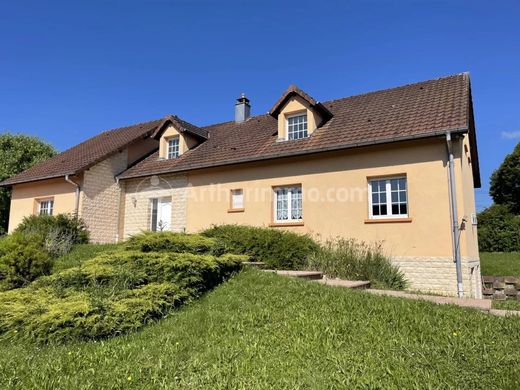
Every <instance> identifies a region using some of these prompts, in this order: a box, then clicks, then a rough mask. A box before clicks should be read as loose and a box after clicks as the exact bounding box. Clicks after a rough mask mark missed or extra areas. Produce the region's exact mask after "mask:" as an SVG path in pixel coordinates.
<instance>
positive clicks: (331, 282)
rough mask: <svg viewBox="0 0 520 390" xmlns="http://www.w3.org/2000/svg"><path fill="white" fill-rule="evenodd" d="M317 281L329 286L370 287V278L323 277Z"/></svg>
mask: <svg viewBox="0 0 520 390" xmlns="http://www.w3.org/2000/svg"><path fill="white" fill-rule="evenodd" d="M316 282H318V283H321V284H325V285H327V286H337V287H346V288H357V289H366V288H370V281H369V280H344V279H329V278H323V279H320V280H316Z"/></svg>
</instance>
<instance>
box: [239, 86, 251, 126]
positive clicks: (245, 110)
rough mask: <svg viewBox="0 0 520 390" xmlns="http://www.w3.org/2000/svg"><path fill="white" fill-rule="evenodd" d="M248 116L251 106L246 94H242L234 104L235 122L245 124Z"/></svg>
mask: <svg viewBox="0 0 520 390" xmlns="http://www.w3.org/2000/svg"><path fill="white" fill-rule="evenodd" d="M250 116H251V106H250V105H249V99H248V98H246V94H245V93H243V92H242V94H240V97H239V98H238V99H237V102H236V103H235V122H236V123H241V122H245V121H246V120H248V119H249V117H250Z"/></svg>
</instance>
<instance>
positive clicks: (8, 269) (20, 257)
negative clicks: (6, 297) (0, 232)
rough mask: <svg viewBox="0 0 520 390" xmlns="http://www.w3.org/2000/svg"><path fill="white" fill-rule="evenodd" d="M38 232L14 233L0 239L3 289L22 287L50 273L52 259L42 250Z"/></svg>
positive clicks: (0, 275)
mask: <svg viewBox="0 0 520 390" xmlns="http://www.w3.org/2000/svg"><path fill="white" fill-rule="evenodd" d="M42 246H43V238H42V236H41V235H38V234H23V233H14V234H12V235H10V236H7V237H6V238H3V239H1V240H0V280H1V283H2V288H3V289H10V288H16V287H21V286H24V285H26V284H28V283H29V282H31V281H33V280H35V279H36V278H37V277H39V276H42V275H46V274H49V273H50V271H51V268H52V260H51V258H50V256H49V254H48V253H47V252H45V251H44V250H42Z"/></svg>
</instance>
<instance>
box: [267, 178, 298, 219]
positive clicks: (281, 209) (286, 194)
mask: <svg viewBox="0 0 520 390" xmlns="http://www.w3.org/2000/svg"><path fill="white" fill-rule="evenodd" d="M302 219H303V214H302V187H301V186H295V187H277V188H275V189H274V220H275V222H282V223H283V222H295V221H296V222H299V221H302Z"/></svg>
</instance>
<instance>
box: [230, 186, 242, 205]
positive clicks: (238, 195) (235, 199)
mask: <svg viewBox="0 0 520 390" xmlns="http://www.w3.org/2000/svg"><path fill="white" fill-rule="evenodd" d="M243 209H244V191H243V190H242V189H238V190H231V210H243Z"/></svg>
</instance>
